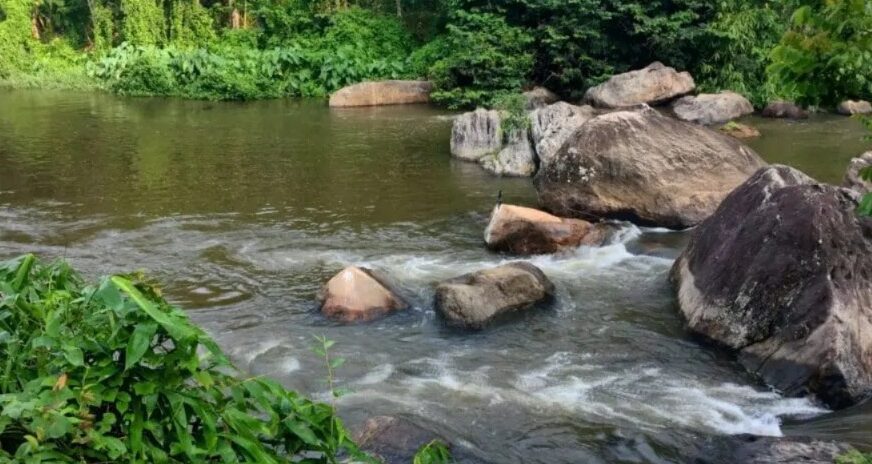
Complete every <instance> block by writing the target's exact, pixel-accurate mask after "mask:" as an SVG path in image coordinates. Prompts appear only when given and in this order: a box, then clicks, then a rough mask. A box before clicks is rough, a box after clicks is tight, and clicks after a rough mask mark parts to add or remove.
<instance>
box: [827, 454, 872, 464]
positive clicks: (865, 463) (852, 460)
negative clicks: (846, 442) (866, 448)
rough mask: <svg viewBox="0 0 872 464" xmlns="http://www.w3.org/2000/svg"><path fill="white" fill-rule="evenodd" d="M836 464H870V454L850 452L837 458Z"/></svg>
mask: <svg viewBox="0 0 872 464" xmlns="http://www.w3.org/2000/svg"><path fill="white" fill-rule="evenodd" d="M836 464H872V454H863V453H861V452H859V451H851V452H850V453H846V454H843V455H841V456H839V457H837V458H836Z"/></svg>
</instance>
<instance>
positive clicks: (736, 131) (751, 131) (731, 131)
mask: <svg viewBox="0 0 872 464" xmlns="http://www.w3.org/2000/svg"><path fill="white" fill-rule="evenodd" d="M719 130H720V131H721V132H723V133H724V134H727V135H729V136H730V137H735V138H737V139H753V138H755V137H760V131H759V130H757V128H756V127H751V126H749V125H747V124H742V123H738V122H732V121H731V122H728V123H726V124H724V125H723V126H721V127H720V129H719Z"/></svg>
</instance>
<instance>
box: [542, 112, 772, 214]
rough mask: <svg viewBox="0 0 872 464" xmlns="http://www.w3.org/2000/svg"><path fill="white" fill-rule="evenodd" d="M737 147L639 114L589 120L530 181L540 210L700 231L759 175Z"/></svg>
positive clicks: (753, 160) (752, 157) (755, 160)
mask: <svg viewBox="0 0 872 464" xmlns="http://www.w3.org/2000/svg"><path fill="white" fill-rule="evenodd" d="M763 165H765V163H764V162H763V160H762V159H760V157H759V156H758V155H757V154H756V153H754V151H753V150H751V149H750V148H748V147H746V146H744V145H742V144H741V143H740V142H739V141H737V140H735V139H733V138H731V137H727V136H726V135H723V134H720V133H718V132H716V131H713V130H710V129H708V128H706V127H703V126H700V125H697V124H692V123H689V122H684V121H679V120H677V119H674V118H670V117H666V116H663V115H662V114H660V113H659V112H658V111H656V110H653V109H651V108H649V107H644V108H642V109H639V110H634V111H616V112H612V113H607V114H603V115H600V116H597V117H594V118H592V119H590V120H588V121H587V122H585V123H584V124H582V125H581V126H579V127H578V128H577V129H576V130H575V132H574V133H573V134H572V135H571V136H570V137H568V139H567V140H566V142H565V143H564V144H563V145H562V146H561V147H560V149H559V150H558V151H557V152H556V154H554V155H553V156H551V157H548V158H544V157H543V158H540V163H539V170H538V172H537V173H536V176H535V178H534V184H535V186H536V190H537V191H538V193H539V204H540V206H542V207H543V209H545V210H547V211H550V212H552V213H554V214H556V215H559V216H562V217H575V218H582V219H586V220H593V219H597V218H609V219H619V220H630V221H633V222H636V223H638V224H641V225H656V226H663V227H670V228H675V229H679V228H685V227H690V226H693V225H696V224H698V223H699V222H701V221H702V220H704V219H705V218H707V217H708V216H709V215H710V214H711V213H713V212H714V211H715V209H717V207H718V204H720V202H721V200H723V199H724V197H726V196H727V194H729V192H730V191H732V190H733V189H734V188H735V187H736V186H738V185H739V184H741V183H742V182H744V181H745V180H746V179H747V178H748V177H750V176H751V174H753V173H754V172H755V171H756V170H757V169H758V168H759V167H761V166H763Z"/></svg>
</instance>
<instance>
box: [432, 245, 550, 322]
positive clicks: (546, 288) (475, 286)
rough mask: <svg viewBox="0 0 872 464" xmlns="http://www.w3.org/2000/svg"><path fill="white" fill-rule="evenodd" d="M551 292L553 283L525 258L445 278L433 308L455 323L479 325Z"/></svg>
mask: <svg viewBox="0 0 872 464" xmlns="http://www.w3.org/2000/svg"><path fill="white" fill-rule="evenodd" d="M553 296H554V284H552V283H551V281H550V280H548V277H546V276H545V274H544V273H543V272H542V271H541V270H540V269H539V268H538V267H536V266H534V265H532V264H530V263H527V262H515V263H509V264H503V265H501V266H497V267H494V268H490V269H485V270H481V271H478V272H473V273H471V274H466V275H463V276H460V277H456V278H454V279H450V280H446V281H444V282H442V283H440V284H439V286H438V287H436V310H437V311H438V312H439V313H440V314H441V315H442V316H443V317H444V318H445V321H446V322H447V323H448V324H449V325H451V326H455V327H462V328H468V329H481V328H483V327H484V326H486V325H488V324H490V323H491V322H493V321H494V320H495V319H497V318H500V317H502V316H505V315H507V314H510V313H514V312H517V311H520V310H524V309H528V308H531V307H533V306H534V305H536V304H537V303H542V302H545V301H547V300H549V299H551V298H552V297H553Z"/></svg>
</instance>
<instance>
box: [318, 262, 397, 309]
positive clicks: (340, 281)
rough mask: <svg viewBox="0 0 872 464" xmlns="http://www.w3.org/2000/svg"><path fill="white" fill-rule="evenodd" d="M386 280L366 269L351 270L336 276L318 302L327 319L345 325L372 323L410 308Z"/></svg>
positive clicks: (351, 268)
mask: <svg viewBox="0 0 872 464" xmlns="http://www.w3.org/2000/svg"><path fill="white" fill-rule="evenodd" d="M391 287H392V286H391V285H390V284H389V283H388V282H387V279H386V278H385V277H384V276H382V275H380V274H379V273H378V272H376V271H373V270H371V269H367V268H364V267H357V266H349V267H346V268H345V269H343V270H342V271H340V272H339V273H338V274H336V275H335V276H333V278H331V279H330V280H329V281H328V282H327V283H326V284H325V285H324V287H323V288H322V289H321V291H320V292H319V294H318V300H319V301H320V302H321V312H322V313H324V315H325V316H327V317H330V318H333V319H336V320H339V321H343V322H357V321H371V320H373V319H376V318H379V317H381V316H384V315H386V314H388V313H390V312H393V311H397V310H401V309H405V308H407V307H408V304H407V303H406V302H405V301H403V299H402V298H401V297H400V296H398V295H397V294H396V293H395V292H394V291H393V290H392V289H391Z"/></svg>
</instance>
